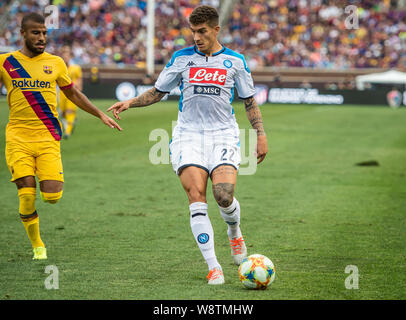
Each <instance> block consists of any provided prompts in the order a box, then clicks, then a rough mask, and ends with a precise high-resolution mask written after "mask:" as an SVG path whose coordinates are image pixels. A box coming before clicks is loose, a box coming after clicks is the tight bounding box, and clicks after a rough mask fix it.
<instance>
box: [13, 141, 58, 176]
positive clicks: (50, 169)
mask: <svg viewBox="0 0 406 320" xmlns="http://www.w3.org/2000/svg"><path fill="white" fill-rule="evenodd" d="M6 162H7V166H8V169H9V170H10V172H11V176H12V177H11V181H12V182H13V181H15V180H17V179H19V178H22V177H26V176H35V175H36V176H37V177H38V179H39V181H43V180H56V181H62V182H63V181H64V180H63V167H62V159H61V143H60V141H46V142H25V143H22V142H14V141H13V142H10V141H7V142H6Z"/></svg>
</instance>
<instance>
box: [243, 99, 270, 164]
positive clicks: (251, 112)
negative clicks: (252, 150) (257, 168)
mask: <svg viewBox="0 0 406 320" xmlns="http://www.w3.org/2000/svg"><path fill="white" fill-rule="evenodd" d="M244 104H245V112H246V114H247V118H248V120H249V122H250V123H251V126H252V128H253V129H255V131H256V132H257V159H258V163H260V162H262V160H264V158H265V156H266V154H267V153H268V141H267V138H266V134H265V130H264V124H263V122H262V114H261V110H259V107H258V104H257V102H256V101H255V99H254V97H251V98H248V99H245V101H244Z"/></svg>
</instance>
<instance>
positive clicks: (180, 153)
mask: <svg viewBox="0 0 406 320" xmlns="http://www.w3.org/2000/svg"><path fill="white" fill-rule="evenodd" d="M169 152H170V157H171V162H172V166H173V170H174V171H175V173H176V174H177V175H179V174H180V172H181V171H182V169H184V168H186V167H189V166H195V167H199V168H202V169H203V170H205V171H207V173H208V174H209V175H211V173H212V172H213V170H214V169H216V168H217V167H219V166H221V165H231V166H233V167H234V168H235V169H236V170H238V168H239V167H240V162H241V155H240V137H239V130H238V129H234V128H233V129H225V130H217V131H211V132H204V133H203V132H193V131H186V130H182V129H179V128H177V127H175V128H174V131H173V135H172V140H171V142H170V143H169Z"/></svg>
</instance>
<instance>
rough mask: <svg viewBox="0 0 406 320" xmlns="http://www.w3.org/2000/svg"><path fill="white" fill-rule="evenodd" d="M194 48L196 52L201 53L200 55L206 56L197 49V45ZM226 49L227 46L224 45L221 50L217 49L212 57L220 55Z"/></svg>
mask: <svg viewBox="0 0 406 320" xmlns="http://www.w3.org/2000/svg"><path fill="white" fill-rule="evenodd" d="M193 48H194V49H195V52H196V53H198V54H200V55H201V56H203V57H205V56H206V54H205V53H203V52H200V51H199V50H198V49H197V45H195V46H194V47H193ZM225 50H226V47H225V46H224V45H222V48H221V50H220V51H217V52H215V53H213V54H212V55H211V57H214V56H218V55H219V54H221V53H223V52H224V51H225Z"/></svg>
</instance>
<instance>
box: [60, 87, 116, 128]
mask: <svg viewBox="0 0 406 320" xmlns="http://www.w3.org/2000/svg"><path fill="white" fill-rule="evenodd" d="M63 93H64V94H65V96H66V97H67V98H68V99H69V100H70V101H72V102H73V103H74V104H75V105H77V106H78V107H79V108H80V109H82V110H84V111H86V112H87V113H90V114H91V115H94V116H95V117H97V118H99V119H100V120H101V121H102V122H103V123H104V124H105V125H107V126H109V127H110V128H116V129H118V130H120V131H121V130H122V129H121V127H120V126H119V125H118V124H117V123H116V122H115V121H114V120H113V119H111V118H110V117H109V116H107V115H105V114H104V113H103V112H102V111H101V110H100V109H98V108H97V107H96V106H95V105H94V104H93V103H91V102H90V100H89V99H88V98H87V97H86V96H85V95H84V94H83V93H82V92H81V91H80V90H78V89H77V88H76V87H75V86H71V87H70V88H66V89H64V90H63Z"/></svg>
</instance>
